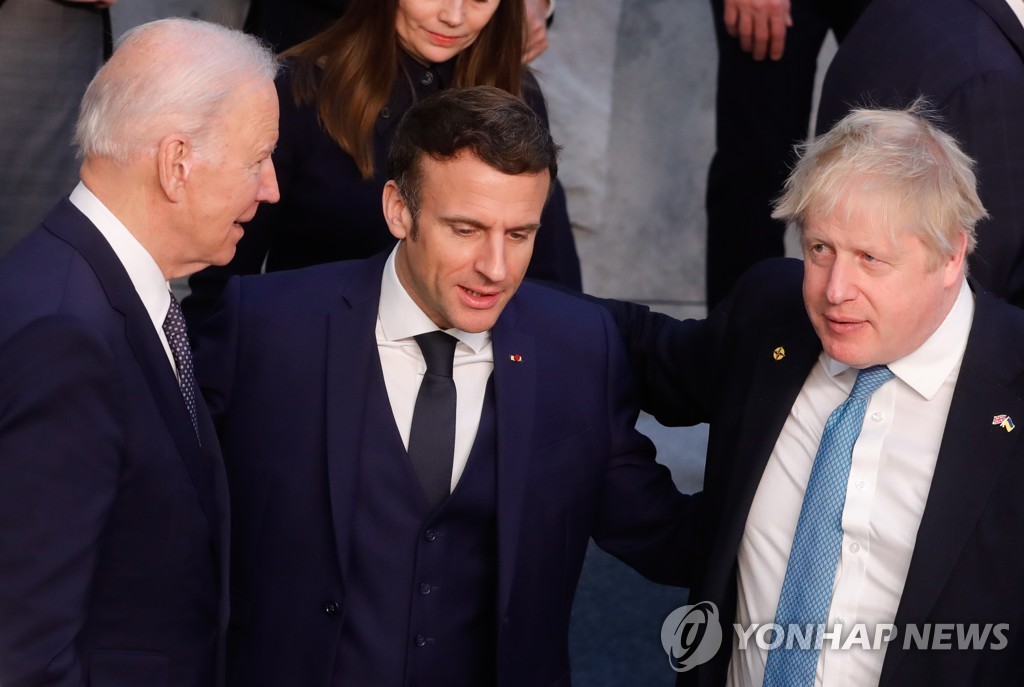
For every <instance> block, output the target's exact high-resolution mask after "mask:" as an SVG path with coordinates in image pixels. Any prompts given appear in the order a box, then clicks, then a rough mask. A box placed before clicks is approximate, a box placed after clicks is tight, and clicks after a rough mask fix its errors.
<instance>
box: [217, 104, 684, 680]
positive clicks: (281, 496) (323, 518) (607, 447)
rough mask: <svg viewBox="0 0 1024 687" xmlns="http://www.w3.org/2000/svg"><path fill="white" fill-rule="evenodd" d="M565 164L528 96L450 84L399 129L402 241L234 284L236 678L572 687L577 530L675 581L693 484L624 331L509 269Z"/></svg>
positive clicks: (387, 208)
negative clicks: (653, 436)
mask: <svg viewBox="0 0 1024 687" xmlns="http://www.w3.org/2000/svg"><path fill="white" fill-rule="evenodd" d="M556 172H557V165H556V146H555V145H554V143H553V142H552V140H551V136H550V134H549V133H548V131H547V130H546V128H545V127H544V125H543V124H542V122H541V121H540V120H539V119H538V118H537V117H536V115H535V114H534V113H533V111H532V110H531V109H530V108H529V107H527V106H526V105H525V104H523V103H522V102H521V101H520V100H518V99H516V98H514V97H512V96H510V95H509V94H507V93H505V92H503V91H500V90H497V89H493V88H488V87H480V88H473V89H462V90H459V89H453V90H447V91H443V92H441V93H440V94H438V95H436V96H434V97H432V98H430V99H428V100H424V101H422V102H420V103H419V104H417V105H416V106H415V107H414V108H413V109H412V110H410V111H409V112H408V113H407V115H406V117H405V118H404V120H403V121H402V123H401V124H400V126H399V129H398V132H397V133H396V136H395V140H394V143H393V144H392V150H391V155H390V159H389V174H390V178H391V179H392V180H391V181H389V182H388V183H387V186H386V187H385V190H384V194H383V211H384V214H385V218H386V220H387V222H388V225H389V227H390V229H391V231H392V233H394V235H395V236H396V237H397V238H398V239H399V244H398V246H397V247H396V248H395V249H394V250H393V251H392V252H391V253H390V254H384V255H380V256H378V257H377V258H373V259H370V260H368V261H359V262H350V263H336V264H331V265H324V266H320V267H314V268H310V269H307V270H301V271H296V272H283V273H276V274H273V275H266V276H263V277H251V278H242V279H240V280H237V279H236V280H234V281H233V282H231V285H230V287H229V288H228V290H227V292H226V294H225V297H224V302H223V306H222V309H221V311H220V312H219V314H218V315H215V316H214V317H213V318H212V319H211V321H210V323H209V325H208V327H207V330H206V331H205V333H204V336H203V337H201V341H200V343H199V346H198V363H197V365H198V371H199V377H200V380H201V383H202V386H203V388H204V391H205V393H206V394H207V397H208V399H209V403H210V405H211V409H212V412H213V414H214V417H215V420H216V421H217V423H218V426H219V431H220V436H221V438H222V442H223V446H224V451H225V458H226V461H227V465H228V473H229V481H230V485H231V488H232V504H233V514H234V518H235V520H234V521H235V523H236V529H235V531H234V534H233V539H232V541H233V563H234V573H233V579H232V600H233V604H234V605H233V626H234V633H233V635H232V636H231V637H230V638H229V655H231V656H232V657H233V659H234V662H235V663H234V666H231V669H232V674H233V679H234V680H235V684H240V685H247V686H252V685H268V686H269V685H275V686H276V685H283V684H301V685H312V684H316V685H377V686H384V687H387V686H394V687H398V686H399V685H406V684H429V685H445V686H446V687H459V686H464V687H477V686H479V685H488V684H491V685H493V684H502V685H522V686H523V687H534V686H536V685H568V684H569V657H568V624H569V611H570V607H571V605H572V598H573V594H574V592H575V588H576V582H577V579H578V576H579V572H580V568H581V566H582V563H583V556H584V552H585V550H586V547H587V541H588V539H589V537H590V536H591V535H593V536H594V538H595V539H596V540H597V542H598V543H599V544H600V545H601V546H602V547H604V548H605V549H606V550H608V551H610V552H611V553H613V554H615V555H617V556H619V557H620V558H622V559H623V560H625V561H626V562H628V563H629V564H631V565H633V566H634V567H636V568H637V569H638V570H640V571H641V572H642V573H643V574H645V575H647V576H649V577H651V578H652V579H655V580H658V581H663V582H672V583H682V582H683V581H684V577H685V574H684V569H683V568H684V562H685V560H686V555H687V554H686V546H685V544H686V542H687V540H688V539H689V536H690V532H689V526H690V522H691V517H690V516H691V511H692V507H693V506H692V502H691V500H689V499H688V498H687V497H683V496H681V495H680V494H679V493H678V492H677V491H676V490H675V487H674V486H673V484H672V482H671V479H670V476H669V473H668V471H667V470H666V469H664V468H663V467H660V466H658V465H657V464H656V463H655V462H654V456H653V449H652V446H651V445H650V443H649V442H648V441H647V440H646V439H645V438H644V437H643V436H641V435H639V434H638V433H636V431H635V429H634V428H633V426H634V422H635V420H636V415H637V410H636V407H635V404H634V401H633V399H632V395H631V391H630V386H629V382H628V381H627V380H628V371H627V368H626V362H625V358H624V353H623V351H622V348H621V343H620V342H619V335H618V332H617V331H616V330H615V328H614V325H613V324H612V322H611V320H610V318H609V316H608V315H607V314H606V313H605V312H604V311H603V309H601V308H599V307H595V306H593V305H591V304H589V303H585V302H582V301H580V300H577V299H576V298H573V297H570V296H566V295H564V294H561V293H559V292H556V291H552V290H548V289H546V288H543V287H540V286H537V285H532V284H522V279H523V275H524V273H525V271H526V267H527V264H528V263H529V260H530V254H531V251H532V247H533V241H534V236H535V235H536V232H537V231H538V230H539V231H543V229H541V228H540V227H539V222H540V216H541V210H542V209H543V207H544V203H545V200H546V198H547V197H548V193H549V191H550V189H551V185H552V183H553V182H554V179H555V174H556ZM421 351H422V352H421Z"/></svg>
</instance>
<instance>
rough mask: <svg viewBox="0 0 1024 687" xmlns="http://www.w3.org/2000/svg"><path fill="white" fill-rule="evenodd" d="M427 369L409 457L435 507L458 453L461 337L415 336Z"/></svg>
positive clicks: (448, 483)
mask: <svg viewBox="0 0 1024 687" xmlns="http://www.w3.org/2000/svg"><path fill="white" fill-rule="evenodd" d="M415 339H416V343H417V344H419V347H420V350H421V351H423V359H424V360H426V362H427V373H426V374H425V375H424V376H423V382H422V383H421V384H420V390H419V393H418V394H417V395H416V405H415V407H414V408H413V413H412V429H411V430H410V431H409V459H410V460H411V461H412V466H413V469H415V470H416V475H417V476H418V477H419V479H420V485H422V487H423V493H424V494H426V496H427V501H428V502H429V503H430V507H431V509H433V508H435V507H436V506H437V505H438V504H440V503H441V502H442V501H444V500H445V498H447V496H448V493H449V491H450V490H451V481H452V460H453V458H454V456H455V398H456V396H455V380H454V379H453V378H452V366H453V364H454V361H455V344H457V343H458V341H457V340H456V339H455V338H453V337H452V336H450V335H448V334H445V333H444V332H442V331H434V332H428V333H427V334H420V335H419V336H417V337H415Z"/></svg>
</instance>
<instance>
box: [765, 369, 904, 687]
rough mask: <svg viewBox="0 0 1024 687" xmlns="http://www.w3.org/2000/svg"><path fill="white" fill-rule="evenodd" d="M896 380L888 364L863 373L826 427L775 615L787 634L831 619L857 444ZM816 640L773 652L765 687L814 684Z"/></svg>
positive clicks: (766, 674) (859, 375) (804, 631)
mask: <svg viewBox="0 0 1024 687" xmlns="http://www.w3.org/2000/svg"><path fill="white" fill-rule="evenodd" d="M892 378H893V374H892V372H891V371H890V370H889V368H888V367H886V366H885V365H876V366H874V367H869V368H867V369H864V370H861V371H860V372H859V373H858V374H857V382H856V383H855V384H854V385H853V391H851V392H850V396H849V397H848V398H847V399H846V400H845V401H843V402H842V403H841V404H840V405H839V407H838V408H836V409H835V410H834V411H832V414H831V415H829V417H828V421H827V422H826V423H825V430H824V431H823V432H822V435H821V443H820V444H819V445H818V454H817V455H816V456H815V457H814V467H812V468H811V478H810V480H808V482H807V491H806V492H804V503H803V506H802V507H801V508H800V519H799V520H797V523H796V533H795V534H794V535H793V548H792V549H791V550H790V552H789V564H788V565H787V566H786V577H785V579H784V580H783V582H782V593H781V594H780V596H779V606H778V609H777V610H776V611H775V624H776V625H778V626H779V627H781V628H782V630H783V632H784V633H786V634H788V632H787V628H789V626H790V625H796V626H798V627H799V628H800V633H801V634H806V633H807V627H808V626H809V625H810V626H812V627H813V626H817V625H823V624H824V623H825V621H826V620H827V617H828V609H829V606H830V605H831V602H832V583H833V581H834V580H835V576H836V564H837V563H838V562H839V549H840V547H841V545H842V543H843V506H844V505H845V503H846V483H847V481H848V480H849V478H850V462H851V460H852V456H853V445H854V444H855V443H857V437H859V436H860V430H861V426H862V425H863V424H864V412H865V411H866V410H867V407H868V400H869V399H870V398H871V394H873V393H875V392H876V391H877V390H878V388H879V387H881V386H882V385H883V384H885V383H886V382H888V381H889V380H890V379H892ZM815 637H816V635H814V634H812V639H811V643H810V646H811V648H810V649H801V648H799V644H798V643H797V642H794V643H793V644H792V646H793V648H791V649H787V648H786V642H785V641H784V642H783V643H782V644H781V645H780V646H779V647H778V648H775V649H772V650H770V651H769V652H768V662H767V664H766V665H765V671H764V687H804V686H810V685H813V684H814V673H815V670H816V668H817V667H818V653H819V648H818V647H817V644H816V641H815ZM774 641H778V640H777V639H776V640H774Z"/></svg>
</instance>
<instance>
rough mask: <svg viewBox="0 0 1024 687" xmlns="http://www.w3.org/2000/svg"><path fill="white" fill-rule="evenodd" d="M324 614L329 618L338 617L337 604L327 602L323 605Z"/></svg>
mask: <svg viewBox="0 0 1024 687" xmlns="http://www.w3.org/2000/svg"><path fill="white" fill-rule="evenodd" d="M324 613H326V614H327V615H329V616H331V617H333V616H336V615H338V604H336V603H334V602H333V601H328V602H327V603H325V604H324Z"/></svg>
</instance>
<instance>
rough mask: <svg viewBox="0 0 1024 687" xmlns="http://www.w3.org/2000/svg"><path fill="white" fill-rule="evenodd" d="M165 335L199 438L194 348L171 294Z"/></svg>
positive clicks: (189, 413)
mask: <svg viewBox="0 0 1024 687" xmlns="http://www.w3.org/2000/svg"><path fill="white" fill-rule="evenodd" d="M164 334H166V335H167V343H168V344H170V347H171V355H173V356H174V364H175V365H176V366H177V368H178V386H180V387H181V396H182V398H184V399H185V407H186V408H188V415H189V417H190V418H191V419H192V429H194V430H195V432H196V439H198V438H199V421H198V420H196V375H195V372H194V371H193V370H192V347H191V345H190V344H189V342H188V330H187V329H186V328H185V317H184V315H182V314H181V306H180V305H178V299H177V298H175V297H174V294H173V293H172V294H171V304H170V306H168V308H167V316H166V317H165V318H164Z"/></svg>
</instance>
